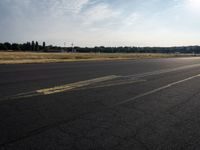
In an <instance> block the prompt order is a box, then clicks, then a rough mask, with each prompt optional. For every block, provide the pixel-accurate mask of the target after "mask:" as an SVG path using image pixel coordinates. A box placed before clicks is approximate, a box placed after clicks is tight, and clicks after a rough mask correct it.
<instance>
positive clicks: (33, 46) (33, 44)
mask: <svg viewBox="0 0 200 150" xmlns="http://www.w3.org/2000/svg"><path fill="white" fill-rule="evenodd" d="M31 50H32V51H35V42H34V41H32V44H31Z"/></svg>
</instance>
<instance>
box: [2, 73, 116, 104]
mask: <svg viewBox="0 0 200 150" xmlns="http://www.w3.org/2000/svg"><path fill="white" fill-rule="evenodd" d="M119 77H120V76H116V75H110V76H105V77H100V78H95V79H90V80H85V81H79V82H75V83H70V84H65V85H62V86H55V87H53V88H46V89H40V90H36V91H31V92H24V93H19V94H16V95H13V96H10V97H7V98H3V99H1V100H12V99H20V98H28V97H34V96H39V95H50V94H55V93H61V92H65V91H69V90H73V89H76V88H81V87H84V86H89V85H91V84H95V83H100V82H104V81H108V80H113V79H116V78H119Z"/></svg>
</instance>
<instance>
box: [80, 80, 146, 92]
mask: <svg viewBox="0 0 200 150" xmlns="http://www.w3.org/2000/svg"><path fill="white" fill-rule="evenodd" d="M145 81H146V80H144V79H141V80H140V79H135V80H133V81H121V82H114V83H108V84H107V83H105V84H102V85H96V86H90V87H83V88H80V89H81V90H85V89H95V88H103V87H111V86H119V85H125V84H133V83H139V82H145Z"/></svg>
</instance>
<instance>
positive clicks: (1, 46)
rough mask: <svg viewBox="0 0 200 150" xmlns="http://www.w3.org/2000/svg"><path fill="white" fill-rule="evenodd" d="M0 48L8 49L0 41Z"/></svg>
mask: <svg viewBox="0 0 200 150" xmlns="http://www.w3.org/2000/svg"><path fill="white" fill-rule="evenodd" d="M0 50H8V48H7V47H6V45H4V44H2V43H0Z"/></svg>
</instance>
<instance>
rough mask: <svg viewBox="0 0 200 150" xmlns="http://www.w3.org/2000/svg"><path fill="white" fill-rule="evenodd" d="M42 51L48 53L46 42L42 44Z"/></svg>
mask: <svg viewBox="0 0 200 150" xmlns="http://www.w3.org/2000/svg"><path fill="white" fill-rule="evenodd" d="M42 50H43V51H44V52H46V51H47V49H46V43H45V42H43V43H42Z"/></svg>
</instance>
